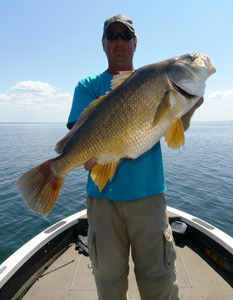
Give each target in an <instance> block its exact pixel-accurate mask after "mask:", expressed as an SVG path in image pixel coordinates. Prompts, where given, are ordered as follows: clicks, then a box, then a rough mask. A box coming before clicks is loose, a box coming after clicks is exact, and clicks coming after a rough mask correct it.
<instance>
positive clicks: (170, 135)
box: [165, 118, 184, 149]
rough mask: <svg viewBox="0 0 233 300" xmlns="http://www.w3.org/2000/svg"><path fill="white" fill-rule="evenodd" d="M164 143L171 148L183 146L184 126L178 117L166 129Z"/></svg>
mask: <svg viewBox="0 0 233 300" xmlns="http://www.w3.org/2000/svg"><path fill="white" fill-rule="evenodd" d="M165 144H167V145H168V147H170V148H172V149H177V148H179V147H180V146H184V128H183V123H182V121H181V119H180V118H177V119H176V120H175V121H174V122H173V123H172V124H171V126H170V128H169V129H168V131H167V133H166V136H165Z"/></svg>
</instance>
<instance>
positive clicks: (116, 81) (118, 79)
mask: <svg viewBox="0 0 233 300" xmlns="http://www.w3.org/2000/svg"><path fill="white" fill-rule="evenodd" d="M133 73H134V71H122V72H120V73H119V74H117V75H115V76H113V79H112V81H111V90H115V89H117V88H118V87H119V86H120V85H121V84H122V83H123V82H124V81H125V80H126V79H128V78H129V77H130V76H131V75H132V74H133ZM109 93H111V92H106V94H105V95H103V96H100V97H99V98H98V99H96V100H93V101H92V102H91V103H90V104H89V105H88V106H87V107H86V108H85V109H84V110H83V112H82V114H81V115H80V117H79V119H78V120H77V122H76V123H75V124H74V126H73V127H72V129H71V130H70V132H68V133H67V135H66V136H65V137H64V138H63V139H61V140H60V141H59V142H58V143H57V144H56V146H55V151H56V152H57V153H62V152H63V150H64V148H65V146H66V145H67V143H68V142H69V140H70V139H71V138H72V136H73V135H74V134H75V133H76V132H77V131H78V130H79V128H80V127H81V126H82V124H83V123H84V122H85V121H86V120H87V119H88V117H89V116H90V115H91V114H92V113H93V111H94V110H95V109H96V107H97V106H98V105H99V104H100V103H101V102H102V101H103V100H104V99H105V98H106V97H107V96H108V95H109Z"/></svg>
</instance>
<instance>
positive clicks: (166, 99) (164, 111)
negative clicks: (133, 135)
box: [153, 91, 171, 126]
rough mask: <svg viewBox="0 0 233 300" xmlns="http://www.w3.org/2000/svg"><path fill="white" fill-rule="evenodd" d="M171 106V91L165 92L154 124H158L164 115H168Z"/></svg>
mask: <svg viewBox="0 0 233 300" xmlns="http://www.w3.org/2000/svg"><path fill="white" fill-rule="evenodd" d="M170 108H171V101H170V93H169V91H167V92H166V93H165V94H164V96H163V98H162V99H161V100H160V103H159V105H158V108H157V110H156V113H155V116H154V120H153V126H156V125H157V124H158V123H159V121H160V120H161V119H162V118H163V117H165V116H168V112H169V109H170Z"/></svg>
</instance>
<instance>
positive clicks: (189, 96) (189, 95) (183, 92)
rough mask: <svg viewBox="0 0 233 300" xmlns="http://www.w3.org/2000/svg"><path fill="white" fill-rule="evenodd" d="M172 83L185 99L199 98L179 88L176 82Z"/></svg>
mask: <svg viewBox="0 0 233 300" xmlns="http://www.w3.org/2000/svg"><path fill="white" fill-rule="evenodd" d="M171 83H172V86H173V88H174V89H175V90H176V91H177V92H178V93H180V94H181V95H183V96H184V97H186V98H189V99H192V98H195V97H197V96H196V95H192V94H190V93H188V92H186V91H185V90H184V89H182V88H181V87H179V86H178V85H177V84H176V83H175V82H174V81H172V80H171Z"/></svg>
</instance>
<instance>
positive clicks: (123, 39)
mask: <svg viewBox="0 0 233 300" xmlns="http://www.w3.org/2000/svg"><path fill="white" fill-rule="evenodd" d="M102 44H103V50H104V51H105V53H106V56H107V59H108V69H107V71H104V72H103V73H100V74H97V75H93V76H90V77H87V78H85V79H83V80H81V81H80V82H79V83H78V85H77V87H76V89H75V93H74V99H73V104H72V109H71V112H70V116H69V120H68V124H67V126H68V128H71V127H72V125H73V124H74V122H75V121H76V120H77V119H78V117H79V116H80V114H81V113H82V111H83V109H84V108H85V107H86V106H87V105H88V104H89V103H91V102H92V101H93V100H95V99H97V98H98V97H100V96H101V95H104V94H105V93H106V92H107V91H109V90H110V83H111V80H112V78H113V75H115V74H118V72H119V71H132V70H134V67H133V56H134V52H135V50H136V46H137V36H136V34H135V29H134V25H133V22H132V20H131V19H129V18H128V17H125V16H122V15H115V16H113V17H111V18H109V19H107V20H106V21H105V23H104V31H103V38H102ZM202 102H203V99H200V100H199V102H198V104H197V105H196V106H195V107H194V108H193V109H192V110H191V111H190V112H188V113H187V114H186V115H185V116H184V117H183V118H182V121H183V125H184V129H187V128H188V127H189V122H190V118H191V116H192V114H193V112H194V111H195V109H196V108H197V107H198V106H199V105H201V103H202ZM95 163H96V159H95V158H93V159H92V160H90V161H88V162H86V164H85V168H86V169H88V170H89V169H91V168H92V167H93V165H94V164H95ZM165 190H166V188H165V182H164V170H163V162H162V154H161V148H160V143H157V144H156V145H155V146H154V147H153V148H152V149H150V150H149V151H147V152H146V153H144V154H143V155H142V156H140V157H139V158H137V159H135V160H133V161H130V160H129V159H122V161H121V163H120V164H119V166H118V168H117V170H116V174H115V176H114V178H113V180H112V181H111V182H108V184H107V185H106V186H105V188H104V189H103V190H102V191H101V192H99V190H98V187H97V186H96V185H95V184H94V182H93V181H92V179H91V178H90V174H89V177H88V183H87V195H88V197H87V213H88V222H89V233H88V235H89V253H90V258H91V260H92V263H93V265H94V269H93V272H94V276H95V281H96V285H97V292H98V297H99V300H125V299H127V296H126V293H127V289H128V281H127V276H128V273H129V266H128V259H129V252H130V249H131V253H132V258H133V261H134V264H135V275H136V280H137V284H138V288H139V292H140V295H141V299H142V300H156V299H159V300H176V299H179V296H178V287H177V283H176V271H175V257H176V254H175V248H174V244H173V239H172V232H171V228H170V226H169V224H168V218H167V214H166V202H165V198H164V192H165Z"/></svg>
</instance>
